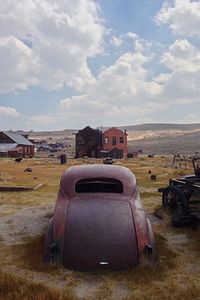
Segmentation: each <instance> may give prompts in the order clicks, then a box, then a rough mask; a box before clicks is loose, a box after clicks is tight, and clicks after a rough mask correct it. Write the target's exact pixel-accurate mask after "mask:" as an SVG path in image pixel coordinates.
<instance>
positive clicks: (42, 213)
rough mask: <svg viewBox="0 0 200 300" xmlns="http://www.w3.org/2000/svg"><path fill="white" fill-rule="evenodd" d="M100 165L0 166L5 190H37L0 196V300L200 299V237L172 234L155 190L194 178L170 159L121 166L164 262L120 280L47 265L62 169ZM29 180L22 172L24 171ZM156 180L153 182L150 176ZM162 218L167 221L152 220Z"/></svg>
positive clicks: (118, 275)
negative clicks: (129, 174) (130, 177)
mask: <svg viewBox="0 0 200 300" xmlns="http://www.w3.org/2000/svg"><path fill="white" fill-rule="evenodd" d="M95 162H96V163H101V161H100V160H99V161H93V160H91V159H90V160H85V161H83V160H69V162H68V163H67V164H66V165H60V164H59V161H58V160H56V159H25V160H23V161H22V163H19V164H16V163H15V162H14V161H13V160H12V159H10V160H9V159H1V160H0V186H2V185H6V186H14V185H18V186H21V185H23V186H36V185H38V184H40V183H42V184H43V185H42V186H41V187H40V188H39V189H36V190H34V191H29V192H0V299H5V300H13V299H14V300H21V299H27V300H28V299H35V300H46V299H48V300H51V299H52V300H54V299H55V300H61V299H62V300H65V299H67V300H79V299H82V300H83V299H84V300H86V299H87V300H93V299H97V300H100V299H101V300H103V299H111V300H112V299H113V300H115V299H120V300H122V299H123V300H132V299H136V300H137V299H140V300H141V299H150V300H151V299H152V300H153V299H163V300H165V299H167V300H170V299H176V300H179V299H181V300H184V299H200V231H199V230H194V229H191V228H174V227H173V226H172V225H171V218H170V214H169V213H167V212H164V211H163V210H162V208H161V195H160V194H158V193H157V188H158V187H161V186H165V185H166V184H167V183H168V180H169V178H171V177H174V176H176V177H177V176H180V175H183V174H187V173H191V172H192V169H191V167H190V166H188V170H186V171H185V170H183V169H174V168H172V166H171V162H172V157H163V158H161V157H159V156H157V157H156V156H155V157H153V158H148V157H147V156H140V157H136V158H134V159H130V160H119V161H117V162H115V163H116V164H119V165H123V166H126V167H128V168H129V169H130V170H132V171H133V172H134V173H135V175H136V177H137V179H138V184H139V190H140V195H141V199H142V202H143V205H144V208H145V210H146V212H147V214H148V216H149V218H150V220H151V222H152V224H153V228H154V232H155V235H156V241H157V249H158V252H159V261H158V262H157V263H156V264H154V265H148V264H146V265H140V266H137V267H136V268H134V269H132V270H129V271H123V272H120V271H118V272H110V271H96V272H90V273H87V272H74V271H71V270H67V269H64V268H63V267H61V266H56V265H44V264H43V262H42V251H43V239H44V233H45V230H46V228H47V224H48V220H49V218H50V217H51V215H52V213H53V208H54V204H55V200H56V196H57V192H58V188H59V180H60V177H61V175H62V173H63V172H64V170H65V169H67V168H68V167H70V166H71V165H75V164H84V163H95ZM28 167H30V168H32V172H30V173H28V172H24V169H26V168H28ZM149 169H150V170H151V171H152V174H155V175H157V180H156V181H151V179H150V175H149V173H148V171H149ZM159 208H160V210H161V213H162V215H163V219H159V218H157V217H155V216H154V212H155V210H156V209H159Z"/></svg>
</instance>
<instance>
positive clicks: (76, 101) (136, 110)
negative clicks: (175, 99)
mask: <svg viewBox="0 0 200 300" xmlns="http://www.w3.org/2000/svg"><path fill="white" fill-rule="evenodd" d="M149 60H150V58H149V57H146V56H144V55H143V54H141V53H139V52H133V53H130V52H127V53H124V54H123V55H121V56H120V57H119V58H118V59H117V60H116V61H115V62H114V64H113V65H111V66H109V67H107V68H105V69H104V70H102V71H101V73H100V74H99V76H98V78H97V80H96V83H95V84H94V85H93V86H92V88H91V89H90V90H89V91H87V92H86V94H84V95H81V96H73V97H71V98H66V99H63V100H61V102H60V114H62V115H63V118H64V116H65V118H69V117H70V118H72V119H73V118H76V119H77V118H78V119H79V122H81V120H80V118H81V119H82V124H83V125H86V124H87V122H88V120H90V122H94V123H95V121H96V122H97V120H99V118H100V119H101V124H102V123H104V124H110V125H112V124H117V123H119V120H121V122H122V123H123V122H130V123H131V122H132V121H131V120H132V118H134V122H135V121H136V120H137V119H138V120H139V119H142V118H145V117H146V115H148V114H149V113H150V112H151V113H152V112H153V111H155V110H158V111H160V110H163V109H165V108H166V104H163V103H161V104H160V106H157V107H156V106H155V101H154V98H155V97H156V99H157V97H158V96H159V95H160V93H161V88H160V86H159V84H157V83H155V82H153V81H149V80H148V71H147V70H146V68H145V67H144V66H145V64H146V63H148V62H149ZM99 123H100V122H99Z"/></svg>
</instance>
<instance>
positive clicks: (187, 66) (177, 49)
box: [162, 40, 200, 72]
mask: <svg viewBox="0 0 200 300" xmlns="http://www.w3.org/2000/svg"><path fill="white" fill-rule="evenodd" d="M162 62H163V63H164V64H165V65H166V66H167V67H169V68H170V69H171V70H173V71H175V72H198V71H200V51H199V49H198V48H197V47H195V46H193V45H192V44H190V43H189V42H188V41H187V40H176V41H175V42H174V44H173V45H171V46H170V47H169V51H168V52H167V53H165V54H164V55H163V57H162Z"/></svg>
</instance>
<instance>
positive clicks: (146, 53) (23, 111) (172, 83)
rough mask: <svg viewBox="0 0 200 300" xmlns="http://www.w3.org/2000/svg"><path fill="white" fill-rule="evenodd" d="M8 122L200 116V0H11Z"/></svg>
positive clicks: (5, 9) (53, 126)
mask: <svg viewBox="0 0 200 300" xmlns="http://www.w3.org/2000/svg"><path fill="white" fill-rule="evenodd" d="M0 66H1V72H0V130H9V129H12V130H20V129H23V130H63V129H67V128H76V129H80V128H83V127H84V126H87V125H90V126H92V127H98V126H120V125H124V126H126V125H127V126H128V125H136V124H143V123H182V124H185V123H200V116H199V112H200V1H197V0H196V1H195V0H194V1H192V0H167V1H161V0H140V1H134V0H109V1H108V0H73V1H71V0H42V1H41V0H20V1H19V0H4V1H2V3H1V5H0Z"/></svg>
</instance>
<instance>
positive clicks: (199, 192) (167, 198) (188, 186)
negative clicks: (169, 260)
mask: <svg viewBox="0 0 200 300" xmlns="http://www.w3.org/2000/svg"><path fill="white" fill-rule="evenodd" d="M192 164H193V168H194V174H192V175H186V176H183V177H181V178H172V179H170V180H169V185H168V186H167V187H166V188H161V189H159V191H160V192H162V204H163V207H164V208H170V209H171V210H172V211H173V216H172V223H173V224H174V225H175V226H184V225H192V226H194V227H197V226H198V225H199V224H200V209H199V204H200V157H194V158H193V159H192Z"/></svg>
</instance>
